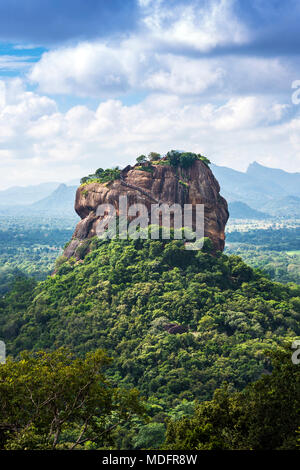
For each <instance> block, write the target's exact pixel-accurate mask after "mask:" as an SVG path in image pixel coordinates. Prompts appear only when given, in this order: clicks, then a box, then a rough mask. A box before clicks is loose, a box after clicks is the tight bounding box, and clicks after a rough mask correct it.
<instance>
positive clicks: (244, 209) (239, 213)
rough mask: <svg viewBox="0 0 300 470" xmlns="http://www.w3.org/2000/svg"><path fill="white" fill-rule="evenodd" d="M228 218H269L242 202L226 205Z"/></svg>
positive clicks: (267, 215) (264, 213)
mask: <svg viewBox="0 0 300 470" xmlns="http://www.w3.org/2000/svg"><path fill="white" fill-rule="evenodd" d="M228 208H229V214H230V217H231V218H233V219H268V218H270V217H271V216H270V215H269V214H267V213H266V212H260V211H257V210H255V209H252V207H250V206H248V204H245V203H244V202H240V201H235V202H230V203H229V204H228Z"/></svg>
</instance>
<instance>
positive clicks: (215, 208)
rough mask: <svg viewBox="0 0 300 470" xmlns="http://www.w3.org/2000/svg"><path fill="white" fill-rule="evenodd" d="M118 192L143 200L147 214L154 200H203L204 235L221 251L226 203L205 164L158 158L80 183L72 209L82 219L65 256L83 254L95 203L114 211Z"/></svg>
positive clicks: (134, 200)
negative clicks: (111, 176)
mask: <svg viewBox="0 0 300 470" xmlns="http://www.w3.org/2000/svg"><path fill="white" fill-rule="evenodd" d="M120 196H127V200H128V204H129V205H131V204H136V203H142V204H144V205H145V206H146V207H147V209H148V212H149V214H150V208H151V205H152V204H155V203H166V204H169V205H172V204H174V203H179V204H180V205H181V206H182V207H183V205H184V204H193V205H195V204H204V219H205V220H204V235H205V237H209V238H210V239H211V241H212V243H213V246H214V250H215V251H217V250H220V251H223V249H224V244H225V233H224V231H225V225H226V223H227V220H228V217H229V213H228V206H227V202H226V200H225V199H224V198H223V197H222V196H221V195H220V186H219V183H218V182H217V180H216V178H215V177H214V175H213V173H212V171H211V170H210V168H209V167H208V165H207V164H205V163H204V162H203V161H201V160H196V161H194V162H193V164H192V165H191V166H190V167H189V168H181V167H176V168H174V167H173V166H171V165H168V164H167V162H165V161H161V162H160V164H152V163H151V162H147V164H145V165H144V166H142V167H141V165H139V164H136V165H134V166H133V167H131V166H127V167H126V168H125V169H123V170H122V171H120V175H119V178H118V179H115V180H114V181H109V182H106V183H99V182H90V183H89V182H87V183H85V184H83V185H81V186H80V187H79V188H78V189H77V192H76V200H75V211H76V212H77V214H78V215H79V216H80V217H81V219H82V220H81V221H80V222H79V223H78V225H77V227H76V229H75V232H74V235H73V237H72V239H71V241H70V243H69V244H68V246H67V247H66V249H65V251H64V256H65V257H67V258H70V257H71V256H75V258H76V259H80V258H83V257H84V254H85V253H84V251H85V250H84V249H82V248H81V249H80V247H83V245H84V244H85V246H86V245H87V243H86V241H87V240H90V239H91V238H93V237H94V236H95V235H96V225H97V223H98V221H99V217H98V216H97V215H96V211H97V207H98V206H99V205H100V204H106V203H109V204H111V205H113V206H114V207H115V209H116V212H117V214H118V210H119V197H120Z"/></svg>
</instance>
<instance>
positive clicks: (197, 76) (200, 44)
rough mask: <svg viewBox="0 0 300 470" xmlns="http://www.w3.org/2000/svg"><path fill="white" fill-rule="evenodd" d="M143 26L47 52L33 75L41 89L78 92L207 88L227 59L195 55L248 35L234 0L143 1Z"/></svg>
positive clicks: (195, 90)
mask: <svg viewBox="0 0 300 470" xmlns="http://www.w3.org/2000/svg"><path fill="white" fill-rule="evenodd" d="M140 4H141V6H143V8H144V15H143V17H142V20H141V21H142V27H141V28H140V30H139V31H138V32H135V33H132V34H131V35H130V36H129V37H126V38H123V39H122V40H120V41H119V42H116V41H115V42H108V41H106V42H104V41H101V42H100V41H95V42H81V43H79V44H77V45H75V46H69V47H63V48H58V49H55V50H51V51H49V52H45V53H44V54H43V56H42V58H41V60H40V61H39V62H38V63H36V64H35V65H34V66H33V68H32V70H31V72H30V74H29V78H30V80H31V81H32V82H34V83H37V84H38V86H39V89H40V91H42V92H44V93H50V94H75V95H77V96H93V97H95V96H96V97H108V96H113V95H114V96H118V94H119V95H120V94H122V93H124V92H126V91H130V90H132V89H135V90H136V89H142V90H146V91H147V90H148V91H153V90H155V91H167V92H168V93H170V92H171V93H178V94H197V93H202V92H204V91H205V90H206V89H207V88H209V87H210V86H211V85H212V84H216V85H217V84H218V82H219V81H220V79H221V77H222V75H223V74H224V73H225V72H224V69H226V64H225V63H224V61H221V60H219V61H216V60H212V61H211V63H210V62H209V60H208V59H205V58H198V59H197V58H193V57H189V54H187V52H188V50H191V51H203V52H206V51H208V50H210V49H211V48H213V47H215V46H216V45H223V44H229V43H230V44H236V43H242V42H243V41H246V38H247V32H246V30H245V28H244V27H243V25H241V24H239V22H238V20H237V18H236V17H235V15H234V14H233V7H232V4H233V2H232V1H231V0H214V1H212V2H209V3H208V4H206V5H205V7H204V5H203V2H195V3H194V4H184V3H183V4H182V3H179V4H175V5H174V8H169V6H168V4H167V3H165V2H161V1H157V0H156V1H155V2H151V3H149V2H148V3H147V2H142V3H141V2H140Z"/></svg>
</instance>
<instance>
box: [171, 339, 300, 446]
mask: <svg viewBox="0 0 300 470" xmlns="http://www.w3.org/2000/svg"><path fill="white" fill-rule="evenodd" d="M268 356H270V358H271V359H272V366H273V371H272V373H271V374H270V373H267V374H264V375H263V376H262V377H261V378H260V379H259V380H257V381H256V382H254V383H252V384H250V385H248V387H246V389H245V390H243V391H242V392H235V393H232V391H231V390H230V387H228V386H227V387H224V388H223V389H219V390H217V391H216V392H215V394H214V398H213V400H211V401H207V402H203V403H200V404H199V406H198V407H197V409H196V412H195V414H194V416H193V417H192V418H191V419H187V418H184V419H181V420H178V421H174V420H173V421H170V422H169V424H168V428H167V435H166V443H165V446H164V448H169V449H199V450H200V449H201V450H211V449H219V450H220V449H229V450H232V449H251V450H278V449H281V450H283V449H290V450H291V449H295V450H296V449H297V447H298V433H297V431H298V429H299V427H300V415H299V409H300V368H299V365H295V364H293V362H292V361H291V350H290V348H289V347H287V348H286V349H285V350H283V349H281V350H278V351H276V352H272V353H268Z"/></svg>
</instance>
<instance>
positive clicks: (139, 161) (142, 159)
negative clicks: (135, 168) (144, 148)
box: [136, 155, 147, 164]
mask: <svg viewBox="0 0 300 470" xmlns="http://www.w3.org/2000/svg"><path fill="white" fill-rule="evenodd" d="M146 161H147V157H146V156H145V155H140V156H139V157H137V159H136V162H137V163H140V164H143V163H146Z"/></svg>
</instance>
